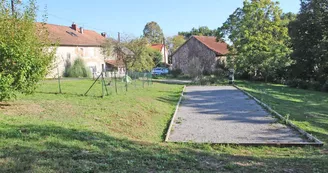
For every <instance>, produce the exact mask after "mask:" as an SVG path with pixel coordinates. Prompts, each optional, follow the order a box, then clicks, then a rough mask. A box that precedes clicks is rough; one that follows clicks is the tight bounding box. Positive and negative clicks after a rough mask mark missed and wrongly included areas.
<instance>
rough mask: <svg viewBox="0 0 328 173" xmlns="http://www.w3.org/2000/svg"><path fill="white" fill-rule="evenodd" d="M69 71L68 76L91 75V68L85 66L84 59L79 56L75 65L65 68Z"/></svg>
mask: <svg viewBox="0 0 328 173" xmlns="http://www.w3.org/2000/svg"><path fill="white" fill-rule="evenodd" d="M65 71H67V76H66V77H90V76H91V74H90V70H89V69H88V68H87V67H86V66H85V63H84V61H83V59H81V58H77V59H76V60H75V61H74V63H73V66H71V67H68V69H65Z"/></svg>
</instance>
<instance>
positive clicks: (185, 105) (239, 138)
mask: <svg viewBox="0 0 328 173" xmlns="http://www.w3.org/2000/svg"><path fill="white" fill-rule="evenodd" d="M168 141H171V142H196V143H222V144H223V143H236V144H265V143H268V144H272V143H302V142H307V141H306V140H305V139H303V138H302V137H301V136H300V135H299V133H298V132H296V131H295V130H293V129H291V128H289V127H287V126H286V125H283V124H280V123H278V120H277V119H276V118H274V117H272V116H271V115H270V114H269V113H268V112H267V111H266V110H264V109H263V108H262V107H261V106H260V105H258V104H257V103H256V102H255V101H254V100H253V99H250V98H249V97H248V96H246V95H245V94H244V93H243V92H241V91H239V90H238V89H236V88H235V87H232V86H222V87H217V86H213V87H212V86H190V87H187V88H186V90H185V93H184V96H183V98H182V101H181V104H180V106H179V108H178V112H177V114H176V116H175V119H174V120H173V126H172V130H171V133H170V136H169V138H168Z"/></svg>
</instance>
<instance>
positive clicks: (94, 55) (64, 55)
mask: <svg viewBox="0 0 328 173" xmlns="http://www.w3.org/2000/svg"><path fill="white" fill-rule="evenodd" d="M77 58H82V59H83V60H84V63H85V65H86V67H88V68H89V69H90V71H91V69H92V68H94V69H95V71H96V73H95V75H99V74H100V73H101V71H102V64H105V61H104V60H105V57H104V56H103V55H102V54H101V48H100V47H78V46H75V47H74V46H59V47H57V51H56V59H55V62H54V66H53V68H52V70H51V71H50V73H49V74H48V75H47V78H55V77H57V76H58V73H57V71H58V70H59V74H60V76H63V73H64V71H65V64H66V63H67V61H69V62H70V63H71V64H73V63H74V61H75V60H76V59H77ZM109 59H110V58H109ZM91 74H92V71H91Z"/></svg>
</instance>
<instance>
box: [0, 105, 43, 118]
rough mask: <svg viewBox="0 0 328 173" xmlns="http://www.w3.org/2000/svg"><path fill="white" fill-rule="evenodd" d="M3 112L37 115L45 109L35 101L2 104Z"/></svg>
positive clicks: (6, 113) (7, 113)
mask: <svg viewBox="0 0 328 173" xmlns="http://www.w3.org/2000/svg"><path fill="white" fill-rule="evenodd" d="M1 109H2V112H3V113H4V114H5V115H15V116H17V115H19V116H22V115H37V114H40V113H42V112H43V111H44V110H45V109H44V108H42V106H40V105H39V104H35V103H24V102H20V103H10V104H7V105H6V106H1Z"/></svg>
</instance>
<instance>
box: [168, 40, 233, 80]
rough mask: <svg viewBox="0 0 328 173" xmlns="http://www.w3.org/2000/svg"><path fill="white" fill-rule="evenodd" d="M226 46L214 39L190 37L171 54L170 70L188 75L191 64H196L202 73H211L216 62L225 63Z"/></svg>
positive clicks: (227, 51)
mask: <svg viewBox="0 0 328 173" xmlns="http://www.w3.org/2000/svg"><path fill="white" fill-rule="evenodd" d="M228 53H229V50H228V44H226V43H224V42H218V41H217V40H216V37H211V36H192V37H191V38H190V39H189V40H187V41H186V42H185V43H184V44H183V45H182V46H180V47H179V48H178V49H177V50H176V51H175V52H174V53H173V54H172V68H173V69H180V70H182V73H184V74H188V70H190V69H193V68H194V67H191V66H192V65H193V64H191V63H192V62H197V63H198V65H199V66H200V67H201V68H202V69H203V72H207V73H213V72H214V71H215V67H216V65H217V63H218V61H221V62H222V61H225V59H226V54H228Z"/></svg>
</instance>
